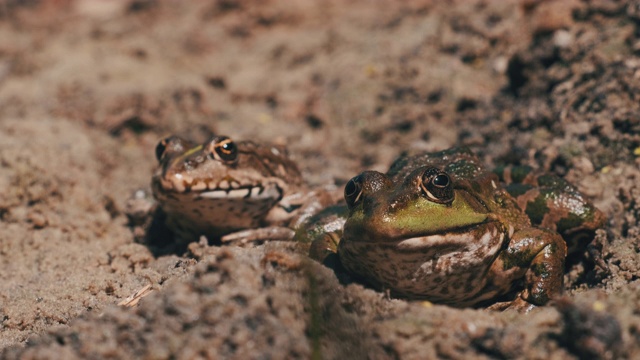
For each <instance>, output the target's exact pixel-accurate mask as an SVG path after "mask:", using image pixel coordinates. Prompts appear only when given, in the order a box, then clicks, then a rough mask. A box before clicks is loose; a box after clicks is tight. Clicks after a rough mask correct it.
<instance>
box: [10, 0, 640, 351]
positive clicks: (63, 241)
mask: <svg viewBox="0 0 640 360" xmlns="http://www.w3.org/2000/svg"><path fill="white" fill-rule="evenodd" d="M638 8H639V7H638V6H636V5H635V4H631V3H627V2H623V1H586V0H585V1H578V0H563V1H541V2H532V1H528V0H521V1H516V0H512V1H502V2H487V1H482V0H474V1H463V2H459V3H456V4H444V3H441V2H436V1H428V0H415V1H404V2H394V1H386V2H385V1H383V2H376V3H375V4H373V3H369V2H350V1H339V0H333V1H322V2H314V1H311V0H300V1H295V2H291V1H280V0H269V1H263V2H259V3H258V2H248V1H240V0H236V1H233V0H231V1H230V0H216V1H208V2H205V1H202V2H175V1H157V0H132V1H128V2H104V1H95V0H75V1H73V0H69V1H62V2H46V1H42V2H41V1H28V2H20V1H5V2H3V3H1V4H0V38H2V39H4V41H2V42H0V119H1V121H0V168H1V169H2V171H0V185H2V188H3V189H4V191H3V192H2V193H1V194H0V221H1V223H2V226H1V228H0V238H1V239H2V240H1V241H0V279H1V281H0V329H2V332H1V335H0V348H2V350H1V352H0V357H2V358H21V357H29V356H33V357H40V356H42V357H65V358H74V357H75V358H87V357H90V358H106V357H118V358H132V357H158V358H170V357H176V358H192V357H196V356H200V357H237V358H256V357H261V356H267V357H274V358H287V357H304V358H308V357H320V356H322V357H327V358H339V357H344V355H345V354H351V355H353V354H362V357H370V358H413V357H416V358H418V357H419V358H438V357H448V358H488V357H491V358H493V357H499V358H514V357H524V358H543V357H544V358H563V359H564V358H586V357H589V358H602V359H608V358H616V357H626V358H634V357H638V356H639V355H638V354H639V353H640V347H639V346H638V344H639V342H638V334H640V317H639V316H638V314H637V311H635V309H637V308H638V306H640V305H639V302H640V298H639V295H638V294H640V291H638V290H639V289H638V286H639V284H640V283H639V282H638V277H639V274H640V269H639V268H638V264H640V255H639V254H640V249H639V248H638V243H639V242H640V239H639V237H640V224H639V219H640V208H639V206H640V205H638V204H640V188H639V187H638V183H639V180H640V170H639V168H640V166H639V165H640V123H639V121H638V119H640V114H639V111H640V108H639V105H638V101H637V98H638V96H639V94H638V92H639V91H640V88H639V87H638V81H636V78H638V76H639V74H640V58H639V57H638V55H639V53H638V51H639V49H640V47H639V45H638V44H640V42H639V40H638V34H639V33H640V31H639V30H638V19H639V16H638V14H639V12H638ZM172 133H176V134H179V135H182V136H187V137H190V138H193V139H194V140H196V141H201V140H203V139H205V138H207V137H208V136H210V135H211V134H213V133H216V134H224V135H228V136H230V137H232V138H238V139H254V140H259V141H260V140H264V141H270V142H276V143H281V144H285V145H287V146H288V147H289V150H290V153H291V154H292V156H293V157H294V159H295V160H296V161H297V162H298V163H299V165H300V167H301V169H302V170H303V173H304V175H305V177H306V179H307V181H308V182H309V183H310V184H311V186H318V185H323V184H328V183H335V184H337V185H342V184H344V183H345V182H346V181H348V179H349V178H350V177H352V176H354V175H356V174H358V173H359V172H361V171H362V170H365V169H374V170H380V171H386V169H387V167H388V166H389V164H390V163H391V161H392V160H393V159H394V158H395V157H396V156H398V155H399V154H401V153H403V152H415V151H423V150H439V149H443V148H447V147H451V146H456V145H467V146H470V147H471V148H472V149H473V150H474V151H476V152H477V153H478V154H479V155H480V156H481V157H482V159H483V160H484V161H485V162H486V163H487V165H489V166H491V165H498V164H526V165H530V166H533V167H535V168H539V169H542V170H544V171H548V172H551V173H555V174H558V175H560V176H563V177H565V178H566V179H568V180H569V181H570V182H572V183H574V184H575V185H577V186H578V187H579V189H580V190H581V191H583V192H584V193H585V194H587V195H588V196H589V197H591V198H592V199H593V200H594V202H595V203H596V205H597V206H598V207H599V208H600V209H601V210H603V211H604V212H605V213H606V215H607V216H608V218H609V220H608V222H607V225H606V227H605V228H604V229H603V230H601V231H599V232H598V234H597V236H596V241H597V244H596V245H597V246H598V247H600V248H601V249H602V254H603V257H604V262H605V264H606V265H607V266H608V269H604V268H601V267H598V266H594V265H593V264H589V262H588V261H587V262H584V264H582V265H578V267H575V268H572V269H571V272H570V273H569V274H568V275H567V277H566V284H565V285H566V298H563V299H562V300H560V301H558V302H557V303H556V304H555V305H553V304H552V305H550V306H547V307H544V308H540V309H536V310H534V311H533V312H532V313H530V314H527V315H523V314H517V313H512V312H505V313H498V312H490V311H486V310H482V309H454V308H449V307H446V306H437V305H433V304H430V303H426V302H410V301H404V300H398V299H389V298H388V297H387V296H386V295H385V294H384V293H380V292H376V291H373V290H371V289H368V288H366V287H363V286H362V285H359V284H358V283H351V284H348V285H345V284H341V283H340V282H339V281H338V279H337V278H336V275H335V274H334V273H333V272H332V271H330V270H329V269H327V268H325V267H323V266H322V265H320V264H317V263H314V262H312V261H310V260H308V259H307V258H306V257H304V256H302V255H300V254H299V250H297V249H296V246H295V244H291V243H289V244H287V243H279V242H272V243H266V244H264V245H259V246H255V247H250V248H238V247H230V246H227V247H224V246H223V247H208V246H205V245H202V244H191V246H190V247H189V252H188V253H187V254H160V253H155V252H154V249H152V248H149V247H147V246H145V245H143V244H140V243H137V242H136V237H139V236H140V234H134V233H133V232H132V231H131V229H130V228H129V226H128V219H127V217H126V215H125V209H126V204H127V200H128V199H130V197H131V196H132V194H133V193H134V192H135V191H136V190H138V189H147V188H148V184H149V180H150V175H151V172H152V169H153V168H154V166H155V163H154V162H155V159H154V148H155V144H156V142H157V141H158V139H160V138H162V137H164V136H166V135H168V134H172ZM580 266H582V267H580ZM147 286H151V288H152V289H153V291H152V292H151V294H150V295H148V296H146V297H144V298H142V299H141V300H140V305H139V307H135V308H124V307H118V306H116V305H115V304H117V303H119V302H120V301H122V300H123V299H126V298H127V297H129V296H130V295H132V294H134V293H136V291H138V290H140V289H143V288H146V287H147ZM577 332H579V333H580V335H579V336H576V333H577ZM149 344H153V346H149Z"/></svg>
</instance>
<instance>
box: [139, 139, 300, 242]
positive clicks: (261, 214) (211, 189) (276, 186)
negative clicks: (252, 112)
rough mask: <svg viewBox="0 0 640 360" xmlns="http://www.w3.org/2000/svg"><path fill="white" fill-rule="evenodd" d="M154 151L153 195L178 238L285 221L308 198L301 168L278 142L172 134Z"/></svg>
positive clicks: (191, 238) (215, 235)
mask: <svg viewBox="0 0 640 360" xmlns="http://www.w3.org/2000/svg"><path fill="white" fill-rule="evenodd" d="M156 156H157V158H158V163H159V165H158V168H157V170H156V172H155V174H154V175H153V177H152V180H151V187H152V191H153V195H154V197H155V198H156V200H157V201H158V203H159V205H160V207H161V208H162V210H163V211H164V212H165V213H166V214H167V226H168V227H169V228H170V229H171V230H172V231H173V232H174V234H175V235H176V238H177V240H178V241H179V242H190V241H194V240H197V239H198V237H199V236H200V235H205V236H207V237H209V238H219V237H221V236H223V235H225V234H229V233H231V232H234V231H238V230H242V229H251V228H258V227H262V226H269V225H281V224H287V223H288V222H289V221H291V219H292V218H293V217H294V216H296V215H297V214H298V212H299V211H298V210H299V209H300V207H301V206H302V205H303V203H305V201H306V200H305V199H306V194H307V191H306V189H305V188H304V186H303V182H302V177H301V175H300V171H299V170H298V168H297V166H296V165H295V163H293V162H292V161H291V160H290V159H289V157H288V155H287V152H286V150H285V149H284V148H283V147H281V146H275V145H265V144H257V143H254V142H251V141H240V142H233V141H232V140H231V139H229V138H227V137H225V136H216V137H213V138H211V139H210V140H209V141H207V142H205V143H203V144H194V143H192V142H190V141H187V140H185V139H182V138H180V137H177V136H171V137H168V138H166V139H163V140H161V141H160V143H159V144H158V146H157V148H156Z"/></svg>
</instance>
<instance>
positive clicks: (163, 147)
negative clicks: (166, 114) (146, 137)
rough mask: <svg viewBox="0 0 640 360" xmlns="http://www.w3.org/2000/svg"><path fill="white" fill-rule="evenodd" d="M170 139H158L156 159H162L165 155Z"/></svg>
mask: <svg viewBox="0 0 640 360" xmlns="http://www.w3.org/2000/svg"><path fill="white" fill-rule="evenodd" d="M168 139H169V138H166V139H162V140H160V141H158V145H156V159H158V161H160V160H162V155H164V151H165V150H167V140H168Z"/></svg>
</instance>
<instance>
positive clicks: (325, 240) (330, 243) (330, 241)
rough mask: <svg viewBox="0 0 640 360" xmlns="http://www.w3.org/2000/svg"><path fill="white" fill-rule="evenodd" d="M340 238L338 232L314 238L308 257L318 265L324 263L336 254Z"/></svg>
mask: <svg viewBox="0 0 640 360" xmlns="http://www.w3.org/2000/svg"><path fill="white" fill-rule="evenodd" d="M340 238H341V234H340V232H331V233H323V234H320V235H318V236H316V238H315V239H313V241H312V242H311V247H310V248H309V257H311V258H312V259H314V260H316V261H318V262H320V263H325V261H326V260H327V259H328V258H330V257H331V256H333V255H336V254H337V253H338V244H339V243H340Z"/></svg>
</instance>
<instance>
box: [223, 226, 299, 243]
mask: <svg viewBox="0 0 640 360" xmlns="http://www.w3.org/2000/svg"><path fill="white" fill-rule="evenodd" d="M294 235H295V232H294V231H293V230H291V229H289V228H288V227H284V226H269V227H263V228H258V229H247V230H241V231H237V232H234V233H231V234H227V235H225V236H223V237H222V238H220V241H222V243H223V244H234V245H244V244H248V243H252V242H261V241H267V240H284V241H289V240H292V239H293V236H294Z"/></svg>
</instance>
